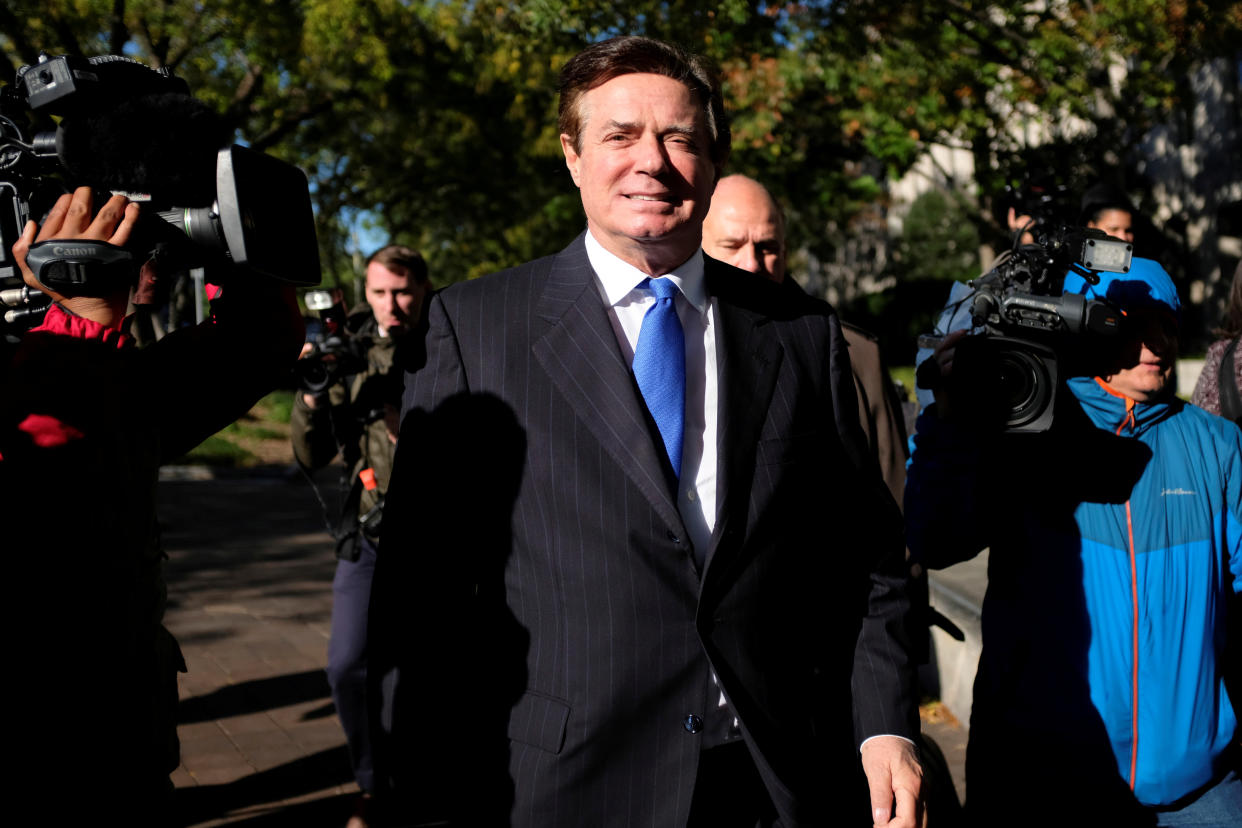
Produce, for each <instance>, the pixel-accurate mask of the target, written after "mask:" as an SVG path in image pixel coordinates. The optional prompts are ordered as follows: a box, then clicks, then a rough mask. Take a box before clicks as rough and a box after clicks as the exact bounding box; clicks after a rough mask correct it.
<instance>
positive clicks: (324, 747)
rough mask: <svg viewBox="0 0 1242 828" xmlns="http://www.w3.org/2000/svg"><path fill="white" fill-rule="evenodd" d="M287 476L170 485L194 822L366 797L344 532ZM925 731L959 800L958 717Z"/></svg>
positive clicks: (301, 812) (265, 826)
mask: <svg viewBox="0 0 1242 828" xmlns="http://www.w3.org/2000/svg"><path fill="white" fill-rule="evenodd" d="M335 471H336V470H335V469H330V470H326V471H325V472H324V473H323V474H322V475H321V477H320V487H321V489H323V491H324V493H325V495H328V494H331V493H333V492H334V490H335V485H334V484H333V483H331V482H327V483H325V482H323V481H324V480H325V479H327V478H328V477H331V476H332V475H334V474H335ZM280 472H284V470H272V471H269V472H268V473H267V474H266V475H264V476H258V477H251V478H245V477H228V478H224V479H210V478H205V479H204V478H202V476H201V475H200V476H199V477H197V478H196V477H195V475H194V473H191V474H190V475H189V476H188V477H189V479H165V480H164V481H163V482H161V484H160V490H159V498H160V518H161V523H162V525H163V534H164V538H163V540H164V547H165V549H166V550H167V551H168V554H169V558H170V560H169V565H168V585H169V588H168V593H169V609H168V615H167V618H166V621H165V623H166V624H167V625H168V627H169V629H170V630H172V632H173V634H174V635H176V636H177V639H178V641H180V643H181V648H182V651H183V653H184V654H185V660H186V665H187V667H188V668H189V672H188V673H186V674H185V675H182V676H181V678H180V688H181V703H180V707H179V710H178V720H179V721H180V723H181V724H180V727H179V728H178V732H179V734H180V736H181V760H182V761H181V767H179V768H178V769H177V771H176V772H175V773H174V774H173V782H174V783H175V784H176V786H177V790H176V794H175V797H174V802H175V806H176V809H177V813H178V815H179V817H180V820H181V821H180V823H179V824H180V825H182V826H185V828H207V826H218V825H233V826H241V825H244V826H247V828H294V827H295V826H296V828H319V826H323V828H340V826H343V825H344V824H345V822H346V820H347V819H348V817H349V813H350V811H351V808H352V805H353V799H354V796H356V793H357V787H356V786H355V785H354V783H353V779H352V775H351V773H350V769H349V761H348V757H347V755H346V752H345V739H344V736H343V734H342V732H341V728H340V724H339V722H338V721H337V718H336V713H335V710H334V709H333V706H332V701H331V698H330V697H329V693H328V684H327V680H326V678H325V676H324V672H323V669H324V665H325V663H326V657H327V644H328V629H329V621H330V618H331V607H332V575H333V572H334V570H335V567H336V560H335V557H334V555H333V546H332V541H331V539H330V538H329V536H328V534H327V532H326V531H324V530H323V529H322V526H323V519H322V515H321V510H320V507H319V505H318V503H317V502H316V501H315V498H314V495H313V494H312V493H311V490H310V487H309V486H308V485H307V483H306V481H305V479H304V478H302V477H301V476H300V475H298V474H296V473H294V474H293V475H289V474H287V473H280ZM182 474H183V475H184V474H185V473H184V472H182ZM166 477H167V475H166ZM924 731H925V732H927V733H929V734H930V735H931V736H932V737H933V738H934V739H935V740H936V741H937V743H938V744H939V745H940V747H941V749H942V750H943V751H944V753H945V755H946V759H947V760H948V763H949V766H950V771H951V773H952V775H953V777H954V782H955V783H956V787H957V789H958V794H959V795H960V794H961V793H962V764H963V758H964V753H965V750H964V748H965V729H964V728H963V727H962V726H961V725H960V724H959V723H958V722H957V721H956V720H954V719H953V718H952V717H951V716H948V715H947V714H945V715H937V716H933V717H932V719H931V720H927V719H926V718H925V721H924Z"/></svg>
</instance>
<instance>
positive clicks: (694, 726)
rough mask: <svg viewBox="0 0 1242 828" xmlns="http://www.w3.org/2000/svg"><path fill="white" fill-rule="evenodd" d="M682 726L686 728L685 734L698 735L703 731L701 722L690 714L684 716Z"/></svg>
mask: <svg viewBox="0 0 1242 828" xmlns="http://www.w3.org/2000/svg"><path fill="white" fill-rule="evenodd" d="M682 726H683V727H685V728H686V732H687V733H698V732H699V731H701V730H702V729H703V720H702V719H700V718H699V717H698V716H696V715H694V714H693V713H690V714H688V715H687V716H686V718H685V721H683V722H682Z"/></svg>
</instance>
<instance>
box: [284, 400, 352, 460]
mask: <svg viewBox="0 0 1242 828" xmlns="http://www.w3.org/2000/svg"><path fill="white" fill-rule="evenodd" d="M344 391H345V389H344V388H343V387H342V386H341V384H340V383H337V384H335V385H333V386H332V387H330V388H328V389H326V390H325V391H324V392H323V393H321V394H310V393H307V392H305V391H302V390H298V391H297V392H295V394H294V400H293V412H292V414H291V415H290V417H289V437H290V439H291V441H292V443H293V456H294V457H296V458H297V461H298V462H299V463H301V464H302V465H303V466H304V467H305V468H307V469H310V470H311V471H314V470H315V469H321V468H323V467H324V466H326V465H328V464H329V463H331V462H332V459H333V458H334V457H336V455H337V453H338V451H339V450H340V446H339V444H338V443H337V436H336V434H335V432H334V430H333V427H332V409H333V406H334V405H336V404H341V403H343V400H342V401H338V400H336V399H334V398H335V397H336V396H338V395H341V396H343V394H344Z"/></svg>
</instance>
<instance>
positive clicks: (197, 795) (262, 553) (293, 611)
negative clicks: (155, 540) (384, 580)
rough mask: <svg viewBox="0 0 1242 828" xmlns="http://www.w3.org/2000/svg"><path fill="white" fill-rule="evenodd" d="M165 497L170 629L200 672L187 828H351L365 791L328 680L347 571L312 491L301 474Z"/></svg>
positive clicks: (193, 672)
mask: <svg viewBox="0 0 1242 828" xmlns="http://www.w3.org/2000/svg"><path fill="white" fill-rule="evenodd" d="M281 471H283V470H281ZM324 488H325V489H329V490H331V489H333V488H334V487H333V486H332V485H327V486H325V487H324ZM159 497H160V518H161V523H162V525H163V534H164V538H163V539H164V546H165V548H166V550H167V551H168V553H169V557H170V560H169V565H168V584H169V590H168V591H169V610H168V615H167V619H166V622H165V623H166V624H167V626H168V627H169V629H171V630H172V632H173V634H174V635H176V636H177V639H178V640H179V641H180V642H181V648H182V651H183V652H184V654H185V660H186V665H187V667H188V668H189V672H188V673H186V674H184V675H182V676H181V678H180V689H181V704H180V707H179V710H178V716H179V721H180V723H181V724H180V727H179V728H178V732H179V734H180V737H181V759H182V763H181V767H180V768H178V769H177V771H176V772H175V773H174V774H173V781H174V783H175V784H176V786H177V790H176V793H175V798H174V802H175V805H176V810H177V813H178V815H179V817H180V819H181V822H180V824H181V825H184V826H214V825H225V824H229V825H246V826H254V827H255V828H270V827H272V826H300V827H301V826H305V827H306V828H314V826H325V827H327V826H341V825H344V823H345V821H346V819H347V818H348V815H349V813H350V810H351V807H352V800H353V796H354V795H355V794H356V791H357V788H356V786H355V785H354V784H353V779H352V775H351V773H350V769H349V761H348V758H347V755H346V752H345V739H344V736H343V735H342V732H341V728H340V724H339V722H338V721H337V718H336V714H335V710H334V708H333V706H332V701H331V698H330V697H329V693H328V684H327V680H326V678H325V677H324V673H323V668H324V664H325V661H326V656H327V643H328V629H329V619H330V617H331V606H332V575H333V571H334V569H335V564H336V561H335V557H334V555H333V546H332V542H331V539H330V538H329V537H328V535H327V533H326V532H325V531H323V530H322V528H321V527H322V526H323V520H322V517H321V515H320V509H319V506H318V504H317V503H316V501H315V499H314V496H313V495H312V493H311V490H310V488H309V487H308V486H307V484H306V482H305V480H304V479H303V478H302V477H301V476H299V475H296V474H295V475H294V476H289V475H279V474H274V473H269V474H268V475H267V476H260V477H253V478H226V479H218V480H213V479H183V480H168V479H165V480H164V481H163V482H162V483H161V484H160V495H159Z"/></svg>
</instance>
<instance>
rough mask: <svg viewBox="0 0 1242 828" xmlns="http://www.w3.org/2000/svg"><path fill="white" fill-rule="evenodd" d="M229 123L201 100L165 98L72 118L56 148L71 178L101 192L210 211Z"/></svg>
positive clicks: (66, 120) (157, 96)
mask: <svg viewBox="0 0 1242 828" xmlns="http://www.w3.org/2000/svg"><path fill="white" fill-rule="evenodd" d="M226 139H227V135H226V130H225V126H224V123H223V122H222V121H221V119H220V118H219V116H217V115H216V113H215V112H214V111H213V110H212V109H211V108H210V107H208V106H207V105H206V104H204V103H202V102H201V101H197V100H195V99H194V98H191V97H190V96H188V95H182V94H177V93H162V94H152V95H142V96H139V97H136V98H131V99H128V100H124V101H121V102H120V103H118V104H116V105H115V106H112V107H109V108H107V109H106V110H102V111H93V112H87V113H81V114H74V115H70V116H66V117H65V118H64V120H63V121H62V122H61V126H60V127H59V129H58V130H57V133H56V150H57V155H58V156H59V157H60V160H61V163H62V164H63V165H64V166H65V168H66V170H68V171H69V173H70V175H71V177H72V178H73V179H75V180H77V181H79V182H81V183H83V184H88V185H90V186H92V187H95V188H96V189H100V190H108V191H111V192H120V193H123V194H126V195H138V194H143V195H150V197H151V199H152V200H153V201H155V202H157V203H160V204H179V205H183V206H190V207H199V206H210V205H211V203H212V200H213V199H214V198H215V191H216V155H217V152H218V151H219V150H220V148H221V147H223V146H225V145H227V143H228V141H227V140H226Z"/></svg>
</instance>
